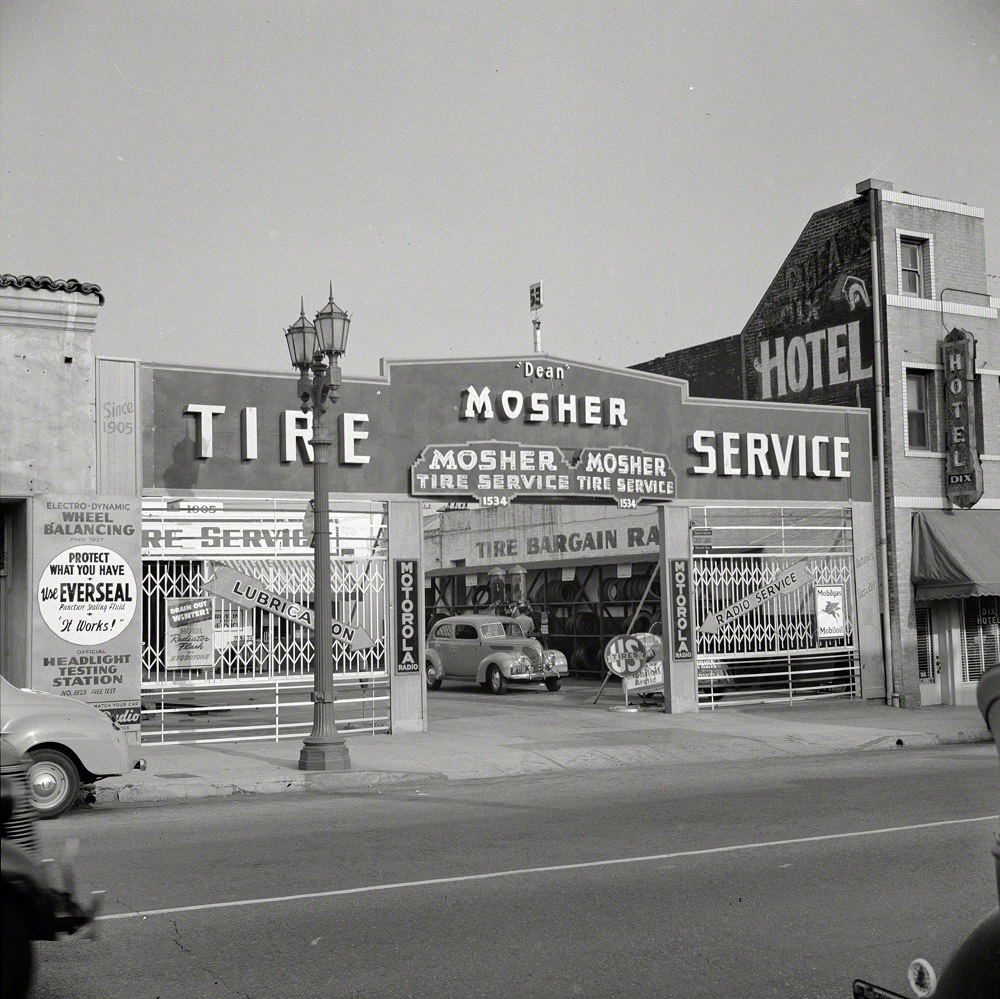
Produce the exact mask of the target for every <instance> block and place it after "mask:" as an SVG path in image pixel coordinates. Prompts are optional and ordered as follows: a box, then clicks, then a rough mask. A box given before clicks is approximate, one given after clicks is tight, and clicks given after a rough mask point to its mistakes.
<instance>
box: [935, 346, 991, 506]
mask: <svg viewBox="0 0 1000 999" xmlns="http://www.w3.org/2000/svg"><path fill="white" fill-rule="evenodd" d="M941 355H942V362H943V364H944V411H945V416H944V423H945V440H946V457H945V472H944V483H945V494H946V495H947V497H948V499H949V500H951V502H952V503H954V504H955V506H958V507H964V508H966V509H967V508H969V507H972V506H975V505H976V503H978V502H979V500H980V499H981V498H982V495H983V466H982V463H981V462H980V460H979V440H978V435H977V430H976V396H975V379H976V338H975V337H974V336H973V335H972V334H971V333H970V332H969V331H968V330H963V329H959V328H958V327H955V329H953V330H952V331H951V332H950V333H949V334H948V335H947V336H946V337H945V338H944V340H943V341H942V342H941Z"/></svg>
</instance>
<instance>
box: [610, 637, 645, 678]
mask: <svg viewBox="0 0 1000 999" xmlns="http://www.w3.org/2000/svg"><path fill="white" fill-rule="evenodd" d="M604 664H605V666H607V667H608V669H609V670H610V671H611V672H612V673H614V674H615V676H633V675H634V674H636V673H638V672H639V670H641V669H642V667H643V666H645V665H646V647H645V645H643V643H642V642H641V641H640V640H639V639H638V638H636V637H635V635H618V636H617V637H616V638H612V639H611V641H610V642H608V644H607V645H606V646H605V648H604Z"/></svg>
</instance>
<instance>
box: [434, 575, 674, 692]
mask: <svg viewBox="0 0 1000 999" xmlns="http://www.w3.org/2000/svg"><path fill="white" fill-rule="evenodd" d="M655 565H656V563H655V562H652V561H647V562H633V563H628V566H629V568H630V569H631V575H630V576H619V571H620V566H619V565H618V564H615V563H608V564H598V565H581V566H577V567H576V568H575V569H574V572H573V577H572V578H571V579H566V578H564V577H565V576H566V575H567V572H568V570H567V569H565V568H563V567H554V568H545V569H530V568H529V569H528V583H527V587H528V600H529V602H530V603H531V608H532V613H533V615H534V618H535V629H536V633H539V634H540V633H541V625H542V620H543V614H544V615H545V616H546V618H547V621H548V633H547V634H546V635H543V636H542V638H543V641H544V643H545V644H546V645H547V646H548V647H549V648H553V649H558V650H559V651H560V652H562V653H563V654H564V655H565V656H566V658H567V660H568V661H569V671H570V675H572V676H581V677H588V678H595V677H596V678H602V677H603V676H604V675H605V673H606V672H607V669H606V667H605V665H604V647H605V646H606V645H607V643H608V642H609V641H610V640H611V639H612V638H614V637H615V636H616V635H621V634H623V633H624V632H625V630H626V629H627V628H628V626H629V624H631V623H632V621H633V618H634V619H635V623H634V626H633V628H632V631H633V632H642V631H651V632H653V633H656V634H659V633H661V630H662V629H661V623H660V587H659V576H657V578H656V579H655V580H654V582H653V585H652V586H651V587H650V590H649V594H648V596H647V598H646V602H645V605H642V596H643V594H644V593H645V592H646V586H647V584H648V583H649V577H650V575H651V574H652V573H653V570H654V568H655ZM488 572H489V570H488V569H483V570H480V571H478V572H477V573H476V578H477V582H476V584H475V585H470V584H469V583H468V582H467V579H468V577H469V576H471V575H472V573H471V572H459V573H456V574H454V575H436V576H432V577H429V579H428V581H427V600H426V606H427V622H426V623H427V627H428V628H429V627H430V626H431V624H432V623H433V622H435V621H437V620H439V619H440V618H442V617H448V616H449V615H452V614H465V613H485V612H488V610H489V603H490V591H489V586H488V585H487V579H488Z"/></svg>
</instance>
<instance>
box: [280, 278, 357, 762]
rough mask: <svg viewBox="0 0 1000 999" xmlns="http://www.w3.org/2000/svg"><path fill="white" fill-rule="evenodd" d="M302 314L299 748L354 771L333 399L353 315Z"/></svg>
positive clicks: (295, 332) (305, 756) (293, 348)
mask: <svg viewBox="0 0 1000 999" xmlns="http://www.w3.org/2000/svg"><path fill="white" fill-rule="evenodd" d="M301 312H302V314H301V315H300V316H299V318H298V319H297V320H296V321H295V322H294V323H292V325H291V326H289V328H288V330H287V332H286V333H285V341H286V342H287V344H288V353H289V355H290V356H291V358H292V365H293V367H295V368H296V369H297V370H298V372H299V385H298V388H299V400H300V402H301V406H302V412H304V413H308V412H312V416H313V422H312V448H313V513H314V517H315V527H314V535H313V556H314V560H315V561H314V566H315V570H314V576H315V588H314V591H313V694H312V701H313V725H312V731H311V732H310V733H309V735H307V736H306V738H305V739H304V740H303V742H302V749H301V750H300V751H299V769H300V770H350V769H351V757H350V755H349V754H348V751H347V743H346V742H345V741H344V737H343V736H341V735H340V734H339V733H338V732H337V722H336V717H335V709H334V691H333V638H332V634H333V623H332V620H331V614H330V445H331V443H332V440H331V435H330V427H329V424H328V423H327V420H326V411H327V403H330V404H332V403H335V402H336V401H337V398H338V392H339V390H340V358H341V356H342V355H343V353H344V351H345V350H346V349H347V333H348V330H349V329H350V325H351V317H350V316H348V315H347V313H346V312H344V311H343V310H342V309H339V308H337V305H336V303H335V302H334V301H333V283H332V282H331V284H330V301H329V302H327V304H326V307H325V308H323V309H322V310H320V311H319V312H317V313H316V322H315V324H314V323H311V322H310V321H309V320H308V319H306V313H305V304H304V302H303V304H302V310H301Z"/></svg>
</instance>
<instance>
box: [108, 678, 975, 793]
mask: <svg viewBox="0 0 1000 999" xmlns="http://www.w3.org/2000/svg"><path fill="white" fill-rule="evenodd" d="M597 693H598V685H596V684H592V683H587V682H585V681H583V682H581V681H572V680H571V681H569V682H567V683H565V684H564V685H563V689H562V690H561V691H560V692H558V693H555V694H552V693H549V692H548V691H545V690H541V689H539V690H537V691H535V690H518V691H512V692H510V693H508V694H507V695H505V696H504V697H499V698H497V697H490V696H489V695H486V694H482V693H481V692H479V691H477V690H472V689H470V690H469V691H468V701H464V700H458V699H455V698H451V699H448V700H446V701H445V700H441V701H438V702H437V703H435V697H434V694H433V693H432V694H430V697H429V707H430V710H429V715H430V721H429V727H430V730H429V731H428V732H425V733H418V734H407V735H392V736H389V735H351V736H348V737H347V746H348V750H349V752H350V757H351V769H350V770H349V771H346V772H342V773H305V772H303V771H300V770H299V769H298V757H299V749H300V748H301V740H299V739H288V740H284V741H282V742H218V743H211V744H202V745H193V744H188V745H175V746H160V745H143V746H141V747H138V748H137V750H136V752H137V755H141V756H143V757H144V758H145V759H146V761H147V769H146V771H145V772H140V771H132V772H131V773H128V774H125V775H124V776H122V777H114V778H109V779H107V780H103V781H99V782H98V783H97V784H96V785H95V788H94V790H95V794H96V804H97V805H99V806H108V805H115V804H119V803H120V804H130V803H134V802H155V801H169V800H177V799H195V798H206V797H214V796H223V795H234V794H250V793H276V792H285V791H301V790H309V789H316V790H319V789H323V790H328V791H338V792H341V791H342V792H351V791H355V792H357V791H368V790H371V789H377V788H380V787H386V786H399V785H412V786H420V785H421V784H426V783H427V782H429V781H440V780H467V779H473V778H488V777H508V776H516V775H522V774H537V773H544V772H549V773H551V772H554V771H566V772H570V771H579V770H614V769H618V768H619V767H665V766H674V765H677V764H684V763H696V762H698V763H701V762H714V761H739V760H753V759H764V758H768V757H777V756H807V755H815V754H822V753H837V752H852V751H857V750H888V749H897V748H900V747H902V748H907V747H919V746H935V745H946V744H958V743H969V742H988V741H989V739H990V737H989V732H988V730H987V728H986V726H985V724H984V723H983V719H982V717H981V716H980V714H979V712H978V711H977V710H976V708H974V707H960V708H955V707H928V708H921V709H919V710H916V711H907V710H902V709H899V708H889V707H886V706H885V705H878V704H864V703H860V702H850V701H839V700H830V701H817V702H813V703H804V704H795V705H791V706H789V705H786V704H785V705H778V704H776V705H750V706H746V707H738V708H720V709H718V710H715V711H711V710H705V711H699V712H698V713H696V714H683V715H668V714H664V713H663V712H662V711H660V710H657V709H656V708H653V707H643V708H637V709H632V710H624V705H623V699H622V695H621V692H620V690H614V691H612V692H605V693H604V694H603V695H602V696H601V698H600V699H599V701H598V703H597V704H594V703H593V700H594V697H595V696H596V695H597Z"/></svg>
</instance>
